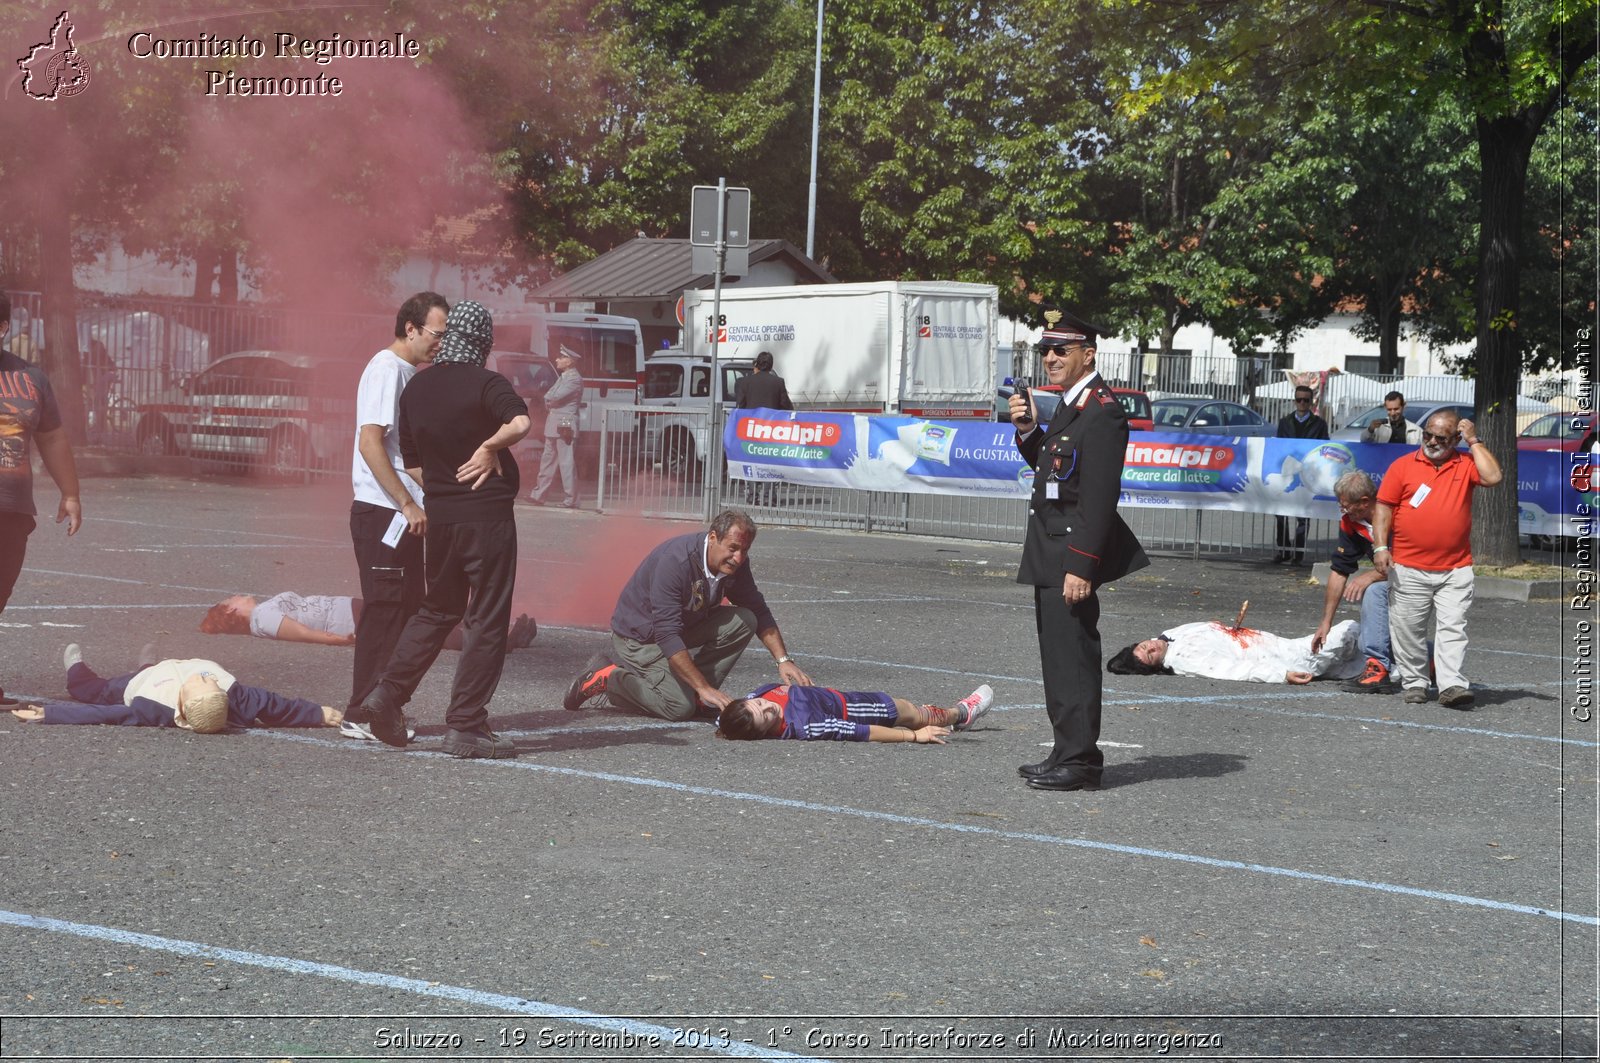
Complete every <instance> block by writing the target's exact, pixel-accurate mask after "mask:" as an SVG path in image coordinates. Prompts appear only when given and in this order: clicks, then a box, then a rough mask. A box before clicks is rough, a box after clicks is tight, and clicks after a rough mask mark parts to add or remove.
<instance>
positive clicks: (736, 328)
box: [683, 281, 1000, 420]
mask: <svg viewBox="0 0 1600 1063" xmlns="http://www.w3.org/2000/svg"><path fill="white" fill-rule="evenodd" d="M719 309H720V317H719V319H718V320H717V321H715V322H713V321H712V293H711V292H709V291H686V292H684V293H683V312H684V322H683V333H684V344H685V347H686V352H685V353H687V354H688V355H690V356H692V357H695V358H709V357H710V355H711V337H712V335H713V331H712V330H713V328H715V330H716V331H715V335H716V336H717V338H718V344H717V357H718V358H719V359H722V358H726V359H730V360H738V361H741V362H748V361H750V360H751V359H754V358H755V356H756V355H757V354H759V353H760V352H762V351H771V352H772V357H773V360H774V365H773V371H774V372H776V373H777V374H778V375H779V376H781V377H783V379H784V383H785V384H786V385H787V386H788V389H789V397H790V398H791V399H793V400H794V404H795V407H796V408H797V409H802V410H807V409H809V410H836V411H841V412H854V413H884V414H897V415H900V416H904V417H928V418H933V419H936V420H953V419H959V418H964V417H982V418H985V419H988V418H990V417H992V416H994V397H995V379H996V374H995V336H996V333H997V329H998V325H999V312H1000V311H999V290H998V289H997V288H996V287H995V286H994V285H992V284H968V283H964V282H960V281H875V282H871V283H866V284H808V285H799V286H796V287H789V288H724V289H723V291H722V305H721V307H720V308H719Z"/></svg>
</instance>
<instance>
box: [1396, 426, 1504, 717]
mask: <svg viewBox="0 0 1600 1063" xmlns="http://www.w3.org/2000/svg"><path fill="white" fill-rule="evenodd" d="M1458 442H1460V443H1464V444H1465V445H1466V447H1467V453H1466V454H1462V453H1461V452H1460V451H1458V450H1456V444H1457V443H1458ZM1501 479H1502V475H1501V472H1500V463H1499V462H1498V461H1496V460H1495V457H1494V455H1493V454H1491V453H1490V452H1489V448H1488V446H1487V445H1486V444H1485V443H1484V442H1483V440H1481V439H1479V438H1478V432H1477V428H1476V426H1475V425H1473V423H1472V422H1471V421H1468V420H1458V418H1457V415H1456V414H1454V413H1452V412H1448V411H1441V412H1439V413H1436V414H1434V415H1433V416H1432V417H1430V418H1428V421H1427V423H1426V424H1425V425H1423V427H1422V447H1421V449H1419V450H1417V451H1415V452H1413V453H1410V454H1407V455H1406V456H1405V457H1403V458H1399V459H1397V460H1396V461H1395V463H1394V464H1393V465H1390V466H1389V471H1388V472H1387V473H1385V474H1384V477H1383V485H1382V486H1381V487H1379V488H1378V508H1377V510H1376V512H1374V514H1373V517H1372V555H1373V564H1374V566H1375V567H1376V568H1377V570H1378V571H1379V572H1380V573H1382V574H1383V575H1384V576H1386V577H1387V578H1388V580H1389V635H1390V640H1391V641H1392V642H1393V644H1394V663H1395V668H1396V670H1397V672H1398V673H1399V677H1400V682H1401V684H1402V685H1403V686H1404V687H1405V691H1406V693H1405V700H1406V701H1407V702H1409V703H1411V704H1413V705H1420V704H1422V703H1423V702H1425V701H1427V700H1428V622H1429V620H1430V619H1431V620H1433V621H1434V625H1435V629H1436V635H1435V639H1434V651H1433V661H1434V667H1435V669H1436V671H1437V674H1438V681H1439V704H1441V705H1444V706H1445V707H1447V708H1451V709H1465V708H1466V707H1467V706H1469V705H1471V704H1472V702H1473V697H1472V691H1471V690H1469V689H1467V677H1466V675H1465V674H1464V673H1463V672H1462V666H1463V665H1464V664H1465V661H1466V656H1467V610H1468V609H1469V608H1471V606H1472V492H1473V490H1474V489H1475V488H1478V487H1493V486H1494V485H1495V484H1497V483H1499V482H1500V480H1501ZM1391 531H1392V532H1393V539H1392V541H1391V538H1390V533H1391Z"/></svg>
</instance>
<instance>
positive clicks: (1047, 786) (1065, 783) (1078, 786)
mask: <svg viewBox="0 0 1600 1063" xmlns="http://www.w3.org/2000/svg"><path fill="white" fill-rule="evenodd" d="M1028 785H1029V786H1031V787H1033V788H1034V789H1035V790H1098V789H1100V779H1099V777H1098V776H1091V775H1085V774H1083V773H1082V772H1079V771H1074V770H1073V769H1071V768H1065V767H1063V768H1054V769H1052V770H1050V771H1046V772H1041V773H1040V774H1038V775H1035V776H1033V777H1032V778H1030V779H1029V780H1028Z"/></svg>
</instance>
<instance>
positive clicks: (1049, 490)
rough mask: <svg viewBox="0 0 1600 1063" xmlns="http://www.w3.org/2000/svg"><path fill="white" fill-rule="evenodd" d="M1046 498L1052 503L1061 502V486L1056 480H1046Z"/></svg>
mask: <svg viewBox="0 0 1600 1063" xmlns="http://www.w3.org/2000/svg"><path fill="white" fill-rule="evenodd" d="M1044 497H1045V498H1047V499H1049V500H1050V501H1052V502H1059V501H1060V500H1061V485H1060V484H1059V483H1057V482H1056V481H1054V480H1046V481H1045V484H1044Z"/></svg>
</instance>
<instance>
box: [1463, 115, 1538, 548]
mask: <svg viewBox="0 0 1600 1063" xmlns="http://www.w3.org/2000/svg"><path fill="white" fill-rule="evenodd" d="M1477 126H1478V155H1479V165H1480V167H1481V173H1482V177H1481V182H1480V198H1479V204H1478V217H1479V237H1478V263H1479V265H1478V336H1477V352H1476V358H1475V359H1474V366H1475V368H1476V370H1477V381H1478V384H1477V389H1476V392H1475V404H1476V407H1477V411H1478V435H1479V436H1480V437H1482V439H1483V441H1484V442H1485V443H1487V444H1488V446H1489V449H1490V450H1491V451H1492V452H1493V453H1494V456H1495V458H1496V459H1498V460H1499V462H1500V468H1501V469H1502V470H1504V472H1505V480H1504V482H1503V483H1501V484H1500V486H1498V487H1494V488H1489V489H1487V490H1483V491H1479V492H1478V493H1477V495H1476V497H1475V498H1474V500H1473V510H1474V512H1473V521H1472V552H1473V556H1474V558H1476V559H1477V560H1478V561H1479V562H1481V563H1483V564H1487V565H1514V564H1516V563H1517V562H1518V561H1520V560H1521V550H1520V549H1519V547H1518V543H1517V443H1516V435H1517V401H1516V400H1517V382H1518V379H1519V378H1520V377H1521V375H1522V343H1521V340H1520V338H1519V337H1518V335H1517V326H1518V324H1519V323H1520V321H1521V314H1520V310H1521V299H1520V290H1519V289H1520V286H1521V281H1522V271H1521V248H1520V246H1519V243H1518V241H1519V238H1520V234H1521V232H1522V211H1523V204H1524V202H1525V200H1526V198H1527V175H1528V158H1529V156H1530V154H1531V153H1532V149H1533V134H1532V132H1530V130H1529V129H1528V125H1527V123H1526V121H1525V120H1524V119H1523V118H1522V117H1521V116H1520V115H1511V116H1506V117H1502V118H1495V119H1487V118H1482V117H1480V118H1479V119H1478V123H1477Z"/></svg>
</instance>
